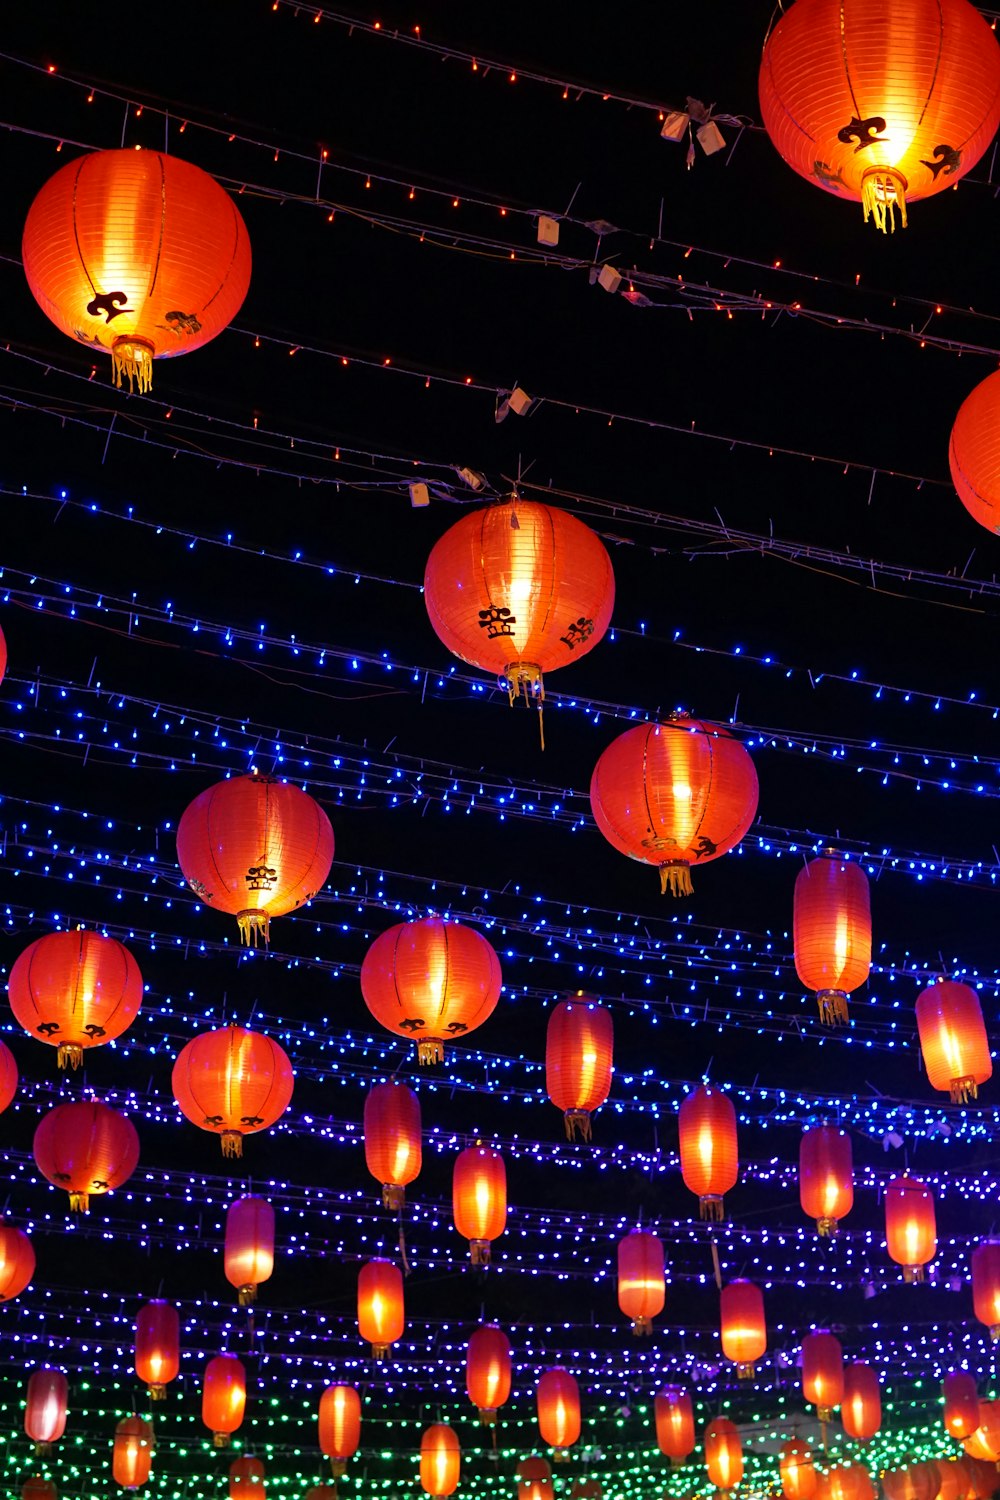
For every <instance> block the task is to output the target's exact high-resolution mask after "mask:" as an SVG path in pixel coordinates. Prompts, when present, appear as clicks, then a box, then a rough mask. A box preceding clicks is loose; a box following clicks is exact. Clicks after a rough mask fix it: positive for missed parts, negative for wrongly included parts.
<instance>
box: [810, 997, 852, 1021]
mask: <svg viewBox="0 0 1000 1500" xmlns="http://www.w3.org/2000/svg"><path fill="white" fill-rule="evenodd" d="M816 1004H817V1005H818V1006H819V1019H820V1023H821V1024H822V1025H823V1026H839V1025H841V1024H843V1025H845V1026H846V1024H847V1021H848V1019H849V1016H848V1011H847V996H846V994H845V993H844V991H843V990H817V991H816Z"/></svg>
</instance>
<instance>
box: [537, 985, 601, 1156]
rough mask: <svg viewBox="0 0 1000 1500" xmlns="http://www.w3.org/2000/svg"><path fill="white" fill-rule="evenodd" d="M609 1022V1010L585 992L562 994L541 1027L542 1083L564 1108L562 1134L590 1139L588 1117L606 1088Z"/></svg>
mask: <svg viewBox="0 0 1000 1500" xmlns="http://www.w3.org/2000/svg"><path fill="white" fill-rule="evenodd" d="M613 1052H614V1027H613V1024H612V1020H611V1012H610V1011H609V1010H607V1009H605V1007H604V1006H603V1005H598V1004H597V1001H596V1000H592V999H591V998H590V996H589V995H584V994H578V995H576V996H575V997H574V998H573V999H572V1000H563V1001H562V1002H561V1003H560V1004H559V1005H557V1006H555V1008H554V1009H553V1010H552V1011H551V1012H550V1014H549V1021H548V1026H547V1028H546V1031H545V1087H546V1089H547V1091H548V1095H549V1098H550V1099H551V1100H552V1103H553V1104H554V1105H555V1106H556V1108H557V1109H561V1110H562V1112H563V1119H564V1121H565V1124H566V1139H567V1140H568V1141H571V1140H573V1139H574V1137H575V1136H576V1135H577V1133H579V1136H580V1139H581V1140H584V1141H589V1140H590V1135H591V1126H590V1117H591V1115H592V1114H593V1112H594V1110H595V1109H600V1107H601V1105H602V1104H604V1103H605V1101H606V1100H607V1097H608V1095H609V1093H610V1092H611V1073H612V1057H613Z"/></svg>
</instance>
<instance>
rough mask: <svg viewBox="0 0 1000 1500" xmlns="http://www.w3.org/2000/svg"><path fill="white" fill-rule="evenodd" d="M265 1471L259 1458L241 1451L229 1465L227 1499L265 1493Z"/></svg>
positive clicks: (234, 1499)
mask: <svg viewBox="0 0 1000 1500" xmlns="http://www.w3.org/2000/svg"><path fill="white" fill-rule="evenodd" d="M265 1478H266V1471H265V1469H264V1465H263V1464H262V1463H261V1461H260V1459H259V1458H251V1457H250V1455H249V1454H248V1453H241V1454H240V1456H239V1458H234V1459H233V1461H232V1463H231V1464H230V1465H229V1500H240V1497H241V1496H258V1497H259V1496H260V1495H263V1494H265V1493H266V1491H267V1485H266V1483H265Z"/></svg>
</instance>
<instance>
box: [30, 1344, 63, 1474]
mask: <svg viewBox="0 0 1000 1500" xmlns="http://www.w3.org/2000/svg"><path fill="white" fill-rule="evenodd" d="M68 1398H69V1387H68V1385H67V1383H66V1376H65V1375H64V1374H63V1372H62V1371H61V1370H53V1369H51V1368H50V1366H48V1365H41V1366H40V1367H39V1368H38V1369H37V1370H32V1372H31V1374H30V1375H29V1377H28V1389H27V1392H26V1396H25V1408H24V1430H25V1432H26V1433H27V1434H28V1436H29V1438H30V1439H31V1441H32V1442H33V1443H34V1445H35V1452H36V1453H48V1452H49V1450H50V1449H51V1447H52V1444H53V1443H58V1441H59V1439H60V1438H61V1437H62V1435H63V1433H64V1432H65V1431H66V1411H67V1402H68Z"/></svg>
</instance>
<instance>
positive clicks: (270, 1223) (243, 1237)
mask: <svg viewBox="0 0 1000 1500" xmlns="http://www.w3.org/2000/svg"><path fill="white" fill-rule="evenodd" d="M225 1267H226V1280H227V1281H228V1282H229V1284H230V1286H234V1287H236V1289H237V1292H238V1295H239V1303H240V1306H241V1307H246V1306H247V1304H248V1303H250V1302H255V1301H256V1300H257V1288H258V1286H259V1285H260V1283H261V1282H262V1281H267V1279H268V1277H269V1276H270V1275H271V1272H272V1271H273V1270H274V1209H273V1208H272V1207H271V1205H270V1203H268V1201H267V1199H266V1198H255V1197H253V1196H249V1197H246V1198H237V1199H236V1200H235V1202H233V1203H230V1205H229V1207H228V1209H227V1210H226V1241H225Z"/></svg>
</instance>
